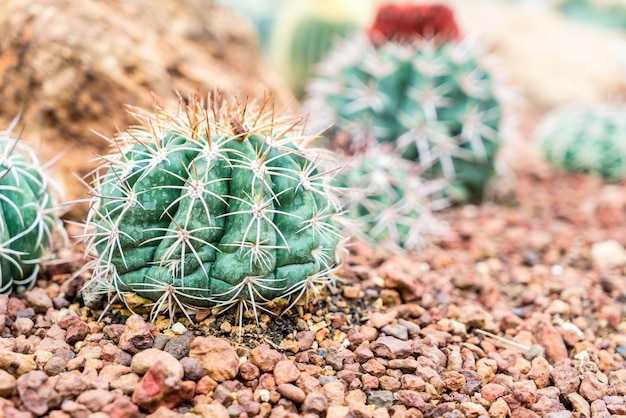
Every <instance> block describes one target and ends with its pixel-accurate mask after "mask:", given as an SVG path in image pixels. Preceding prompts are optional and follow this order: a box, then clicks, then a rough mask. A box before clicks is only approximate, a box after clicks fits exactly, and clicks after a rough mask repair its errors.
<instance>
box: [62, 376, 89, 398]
mask: <svg viewBox="0 0 626 418" xmlns="http://www.w3.org/2000/svg"><path fill="white" fill-rule="evenodd" d="M54 389H55V390H56V391H57V392H58V393H59V395H61V396H62V397H63V398H64V399H68V398H74V397H76V396H78V395H80V394H81V393H82V392H84V391H85V390H86V389H87V382H86V381H85V380H83V379H82V378H81V375H80V373H77V372H63V373H61V374H60V375H58V376H57V379H56V382H55V383H54Z"/></svg>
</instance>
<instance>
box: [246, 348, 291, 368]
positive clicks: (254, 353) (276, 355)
mask: <svg viewBox="0 0 626 418" xmlns="http://www.w3.org/2000/svg"><path fill="white" fill-rule="evenodd" d="M283 359H284V356H283V355H282V354H281V353H280V352H278V351H276V350H274V349H272V348H270V346H269V345H267V344H261V345H259V346H257V347H255V348H253V349H252V350H250V355H249V358H248V360H249V361H250V362H251V363H252V364H254V365H256V366H257V367H258V368H259V369H260V370H261V371H263V372H270V371H272V370H274V367H276V364H277V363H278V362H279V361H281V360H283Z"/></svg>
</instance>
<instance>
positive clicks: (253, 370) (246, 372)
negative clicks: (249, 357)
mask: <svg viewBox="0 0 626 418" xmlns="http://www.w3.org/2000/svg"><path fill="white" fill-rule="evenodd" d="M239 374H240V375H241V377H242V379H244V380H254V379H256V378H257V377H259V376H260V374H261V372H260V371H259V368H258V367H257V366H256V365H255V364H252V363H250V362H249V361H246V362H245V363H242V364H241V366H239Z"/></svg>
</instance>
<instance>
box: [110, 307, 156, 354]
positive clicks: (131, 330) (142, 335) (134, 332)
mask: <svg viewBox="0 0 626 418" xmlns="http://www.w3.org/2000/svg"><path fill="white" fill-rule="evenodd" d="M153 343H154V336H153V335H152V331H151V329H150V326H148V324H146V322H145V321H144V319H143V317H142V316H141V315H138V314H133V315H131V316H129V317H128V319H127V320H126V327H124V329H123V332H122V334H121V335H120V337H119V343H118V344H119V348H121V349H122V350H124V351H127V352H128V353H130V354H137V353H138V352H140V351H143V350H145V349H148V348H151V347H152V344H153Z"/></svg>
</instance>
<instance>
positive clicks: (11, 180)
mask: <svg viewBox="0 0 626 418" xmlns="http://www.w3.org/2000/svg"><path fill="white" fill-rule="evenodd" d="M17 120H18V119H17V118H15V119H14V120H13V122H12V123H11V124H10V126H9V128H8V129H7V130H6V131H0V274H1V277H0V282H1V286H0V293H10V292H11V291H13V290H14V291H16V292H18V293H23V292H25V291H26V290H29V289H30V288H32V286H33V285H34V284H35V281H36V279H37V275H38V273H39V271H40V265H41V264H42V263H43V262H44V261H46V260H47V255H48V252H50V251H51V249H52V244H53V235H54V232H55V230H58V231H64V229H63V224H62V222H61V220H60V219H59V217H58V211H57V210H56V208H55V206H54V203H55V202H54V199H53V195H54V193H53V187H52V186H53V181H52V179H51V178H50V177H48V175H47V174H46V173H45V172H44V171H43V169H42V168H41V164H40V163H39V160H38V158H37V155H36V153H35V151H34V150H33V149H32V148H31V147H30V146H29V145H27V144H26V143H24V142H21V141H20V140H19V139H17V138H15V137H14V136H13V135H12V131H13V129H14V128H15V125H16V124H17Z"/></svg>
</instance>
